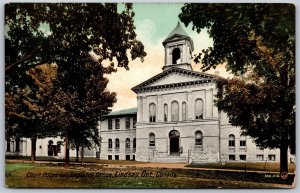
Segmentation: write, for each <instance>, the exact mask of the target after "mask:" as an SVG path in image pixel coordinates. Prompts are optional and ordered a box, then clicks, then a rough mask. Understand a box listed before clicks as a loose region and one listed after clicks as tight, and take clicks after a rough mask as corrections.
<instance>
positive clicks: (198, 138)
mask: <svg viewBox="0 0 300 193" xmlns="http://www.w3.org/2000/svg"><path fill="white" fill-rule="evenodd" d="M202 139H203V135H202V132H201V131H196V132H195V145H202Z"/></svg>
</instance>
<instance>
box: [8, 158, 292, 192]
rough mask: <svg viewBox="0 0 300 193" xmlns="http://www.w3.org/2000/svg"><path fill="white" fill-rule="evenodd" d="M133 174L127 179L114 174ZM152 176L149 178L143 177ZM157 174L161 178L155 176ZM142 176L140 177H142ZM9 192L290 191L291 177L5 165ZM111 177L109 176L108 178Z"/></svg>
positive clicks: (184, 170) (183, 170) (194, 171)
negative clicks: (49, 189)
mask: <svg viewBox="0 0 300 193" xmlns="http://www.w3.org/2000/svg"><path fill="white" fill-rule="evenodd" d="M126 172H130V173H131V174H134V173H135V174H136V176H133V175H130V176H128V177H124V176H120V175H119V176H118V175H116V173H118V174H119V173H123V174H124V173H126ZM144 172H147V173H148V174H149V173H151V172H152V174H151V175H150V176H146V175H145V173H144ZM158 172H160V173H161V174H164V176H162V175H160V176H157V175H156V174H157V173H158ZM143 174H144V175H143ZM5 175H6V186H7V187H11V188H218V187H219V188H274V187H276V188H278V187H283V186H284V187H286V186H288V187H291V184H292V181H293V178H294V175H289V178H288V179H286V180H282V179H281V178H279V177H277V176H271V177H270V176H269V177H266V176H265V175H266V174H258V173H245V172H226V171H225V172H224V171H201V170H187V169H156V168H138V167H127V168H123V169H120V168H118V165H116V167H114V168H112V167H105V166H103V165H102V166H100V165H84V166H81V165H70V166H69V167H68V168H65V167H64V166H62V165H61V164H41V163H40V164H39V163H6V170H5ZM109 175H111V176H109Z"/></svg>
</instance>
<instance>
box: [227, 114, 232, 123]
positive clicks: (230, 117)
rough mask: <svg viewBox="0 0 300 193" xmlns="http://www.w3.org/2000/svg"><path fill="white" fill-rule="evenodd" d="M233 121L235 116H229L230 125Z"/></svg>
mask: <svg viewBox="0 0 300 193" xmlns="http://www.w3.org/2000/svg"><path fill="white" fill-rule="evenodd" d="M232 119H233V116H232V115H229V116H228V123H232Z"/></svg>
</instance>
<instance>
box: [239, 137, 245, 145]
mask: <svg viewBox="0 0 300 193" xmlns="http://www.w3.org/2000/svg"><path fill="white" fill-rule="evenodd" d="M240 147H246V136H245V135H241V137H240Z"/></svg>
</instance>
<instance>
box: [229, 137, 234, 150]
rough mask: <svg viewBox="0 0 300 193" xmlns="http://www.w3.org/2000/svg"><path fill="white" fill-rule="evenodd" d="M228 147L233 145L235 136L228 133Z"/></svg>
mask: <svg viewBox="0 0 300 193" xmlns="http://www.w3.org/2000/svg"><path fill="white" fill-rule="evenodd" d="M229 147H235V136H234V135H232V134H230V135H229Z"/></svg>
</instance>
